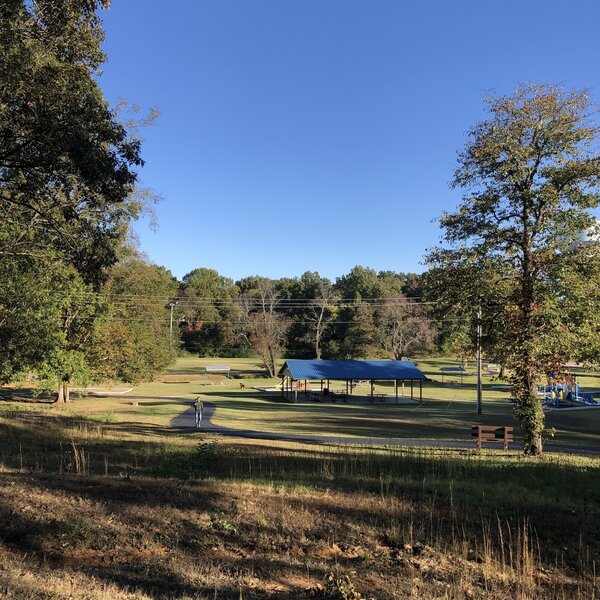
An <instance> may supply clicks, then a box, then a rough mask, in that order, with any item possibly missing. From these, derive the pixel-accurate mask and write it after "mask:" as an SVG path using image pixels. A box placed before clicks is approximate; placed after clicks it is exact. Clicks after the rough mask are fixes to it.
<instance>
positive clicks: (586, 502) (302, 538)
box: [0, 412, 600, 600]
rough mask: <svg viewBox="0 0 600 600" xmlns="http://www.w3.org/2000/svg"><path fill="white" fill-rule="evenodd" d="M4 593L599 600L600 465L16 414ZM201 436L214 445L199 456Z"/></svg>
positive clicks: (2, 488) (9, 429)
mask: <svg viewBox="0 0 600 600" xmlns="http://www.w3.org/2000/svg"><path fill="white" fill-rule="evenodd" d="M0 434H1V435H2V439H3V442H4V443H3V446H2V450H1V456H0V458H1V460H0V464H1V466H2V473H1V474H0V596H2V597H8V598H11V597H12V598H32V599H37V598H40V599H42V598H44V599H46V598H73V599H80V598H100V599H109V598H110V599H112V598H116V599H120V598H136V599H144V598H165V599H166V598H181V599H183V598H197V599H200V598H202V599H204V598H205V599H209V598H210V599H214V598H231V599H235V600H239V599H240V598H243V599H250V598H289V599H292V598H298V599H302V598H317V599H318V598H323V599H327V598H329V599H335V598H338V599H352V600H359V599H360V598H376V599H394V598H397V599H401V598H422V599H425V600H427V599H442V598H444V599H447V600H450V599H459V598H460V599H465V598H467V599H468V598H473V599H475V598H482V599H483V598H486V599H493V600H503V599H506V600H509V599H510V600H514V599H519V600H532V599H544V600H546V599H550V600H552V599H556V600H567V599H568V600H570V599H572V598H573V599H580V600H584V599H585V600H593V599H594V598H600V590H599V582H598V578H597V577H596V572H595V566H594V565H595V562H596V561H598V559H599V558H600V545H599V539H600V536H599V535H598V534H599V531H600V511H599V501H600V489H599V486H600V482H599V480H600V478H599V477H598V474H599V472H600V460H598V459H583V458H568V457H561V456H559V455H554V456H550V455H549V456H547V457H545V458H544V459H542V460H541V461H531V460H527V459H523V458H522V457H520V456H519V455H518V454H516V453H509V454H502V453H489V454H487V453H483V454H481V455H478V454H476V453H460V452H452V451H437V452H433V451H427V450H410V449H402V448H395V449H386V448H382V449H373V450H368V449H359V448H344V449H342V448H338V447H327V446H323V447H315V446H309V445H298V444H291V443H290V444H278V443H264V444H256V443H254V444H249V443H246V442H244V441H242V440H237V441H236V440H230V441H228V442H227V443H226V444H225V443H224V442H221V441H218V440H213V439H210V438H205V437H202V436H197V435H195V436H192V435H188V436H182V435H180V434H177V433H176V432H173V431H169V430H167V429H161V428H159V427H156V426H153V425H144V426H143V427H141V426H131V425H129V426H128V425H127V424H123V423H100V422H98V421H93V420H85V419H81V418H73V417H65V416H62V417H61V416H56V415H53V413H51V412H48V413H45V414H42V415H35V414H33V413H20V412H14V413H6V414H4V415H3V416H2V417H1V418H0ZM200 440H201V441H202V442H203V443H202V444H201V446H200V447H197V446H196V444H197V442H198V441H200Z"/></svg>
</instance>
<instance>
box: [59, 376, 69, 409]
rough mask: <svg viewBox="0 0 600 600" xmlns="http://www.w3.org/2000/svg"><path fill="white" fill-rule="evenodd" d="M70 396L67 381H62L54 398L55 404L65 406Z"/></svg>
mask: <svg viewBox="0 0 600 600" xmlns="http://www.w3.org/2000/svg"><path fill="white" fill-rule="evenodd" d="M70 396H71V390H70V389H69V380H68V379H63V380H62V381H61V382H60V384H59V386H58V397H57V398H56V402H57V404H66V403H67V402H69V400H70Z"/></svg>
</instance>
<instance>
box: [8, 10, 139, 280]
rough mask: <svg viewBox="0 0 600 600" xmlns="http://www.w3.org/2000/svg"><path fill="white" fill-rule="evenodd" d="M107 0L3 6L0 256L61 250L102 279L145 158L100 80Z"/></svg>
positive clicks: (89, 275)
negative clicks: (103, 13) (105, 95)
mask: <svg viewBox="0 0 600 600" xmlns="http://www.w3.org/2000/svg"><path fill="white" fill-rule="evenodd" d="M107 5H108V1H107V0H37V1H36V2H29V1H26V0H5V1H4V2H2V3H1V4H0V256H1V257H3V259H4V260H7V259H9V258H14V257H22V256H43V255H44V254H45V253H47V252H48V249H52V251H53V252H60V253H61V254H62V255H64V257H65V260H66V261H67V262H68V263H70V264H72V265H73V266H74V267H75V268H76V269H77V270H78V272H79V273H80V274H81V275H82V277H83V278H84V280H85V281H89V282H94V283H96V282H98V281H99V280H100V279H102V276H103V269H104V268H105V267H106V266H110V265H111V264H112V263H114V262H115V260H116V256H115V252H116V247H117V245H118V244H117V242H118V239H119V238H120V236H122V234H123V233H124V230H125V228H126V223H127V221H128V220H129V218H130V217H132V216H134V214H135V213H136V210H137V203H136V202H130V201H129V200H128V199H129V198H130V194H131V192H132V190H133V186H134V183H135V181H136V173H135V167H136V166H138V165H141V164H142V161H141V158H140V154H139V151H140V144H139V140H137V139H134V138H132V137H131V136H129V135H128V132H127V130H126V128H125V127H124V126H123V125H122V123H121V122H120V121H119V118H118V117H117V114H116V113H115V111H112V110H111V109H110V107H109V106H108V104H107V103H106V101H105V100H104V98H103V96H102V92H101V90H100V88H99V86H98V83H97V77H96V76H97V74H98V69H99V66H100V65H101V63H102V62H103V60H104V58H105V57H104V54H103V53H102V50H101V47H100V44H101V42H102V39H103V31H102V27H101V23H100V20H99V18H98V16H97V14H96V10H97V9H98V8H101V7H105V6H107Z"/></svg>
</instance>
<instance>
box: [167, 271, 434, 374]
mask: <svg viewBox="0 0 600 600" xmlns="http://www.w3.org/2000/svg"><path fill="white" fill-rule="evenodd" d="M422 281H423V278H422V276H420V275H417V274H414V273H395V272H392V271H380V272H376V271H374V270H373V269H370V268H366V267H362V266H356V267H354V268H353V269H352V270H351V271H350V272H349V273H348V274H346V275H343V276H341V277H339V278H337V279H336V280H335V282H332V281H330V280H329V279H327V278H325V277H322V276H320V275H319V273H316V272H306V273H304V274H303V275H301V276H300V277H294V278H289V277H284V278H281V279H276V280H273V279H268V278H266V277H260V276H252V277H245V278H243V279H241V280H239V281H235V282H234V281H233V280H232V279H230V278H228V277H224V276H222V275H220V274H219V273H218V272H217V271H215V270H212V269H206V268H199V269H195V270H193V271H191V272H190V273H188V274H187V275H186V276H185V277H183V280H182V282H181V286H180V290H179V295H178V298H177V300H176V301H177V305H176V311H175V314H176V317H177V321H178V324H179V328H180V333H181V344H182V347H183V348H184V349H186V350H188V351H189V352H193V353H197V354H200V355H202V356H230V357H231V356H248V355H254V354H256V355H258V356H260V358H261V359H262V361H263V363H264V364H265V366H266V368H267V369H268V371H269V372H270V373H271V374H273V373H274V371H275V362H276V360H277V359H278V358H279V357H281V356H294V357H297V358H361V357H366V356H386V357H391V358H396V359H401V358H403V357H406V356H408V355H409V354H410V353H413V352H415V351H418V350H423V349H426V348H429V347H431V345H432V343H433V341H434V338H435V330H434V328H433V327H432V321H431V319H430V318H429V317H428V315H427V314H426V309H425V306H426V305H425V304H423V303H422V302H421V300H422V293H423V290H422Z"/></svg>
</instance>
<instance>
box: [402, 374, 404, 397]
mask: <svg viewBox="0 0 600 600" xmlns="http://www.w3.org/2000/svg"><path fill="white" fill-rule="evenodd" d="M402 397H403V398H404V379H403V380H402Z"/></svg>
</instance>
